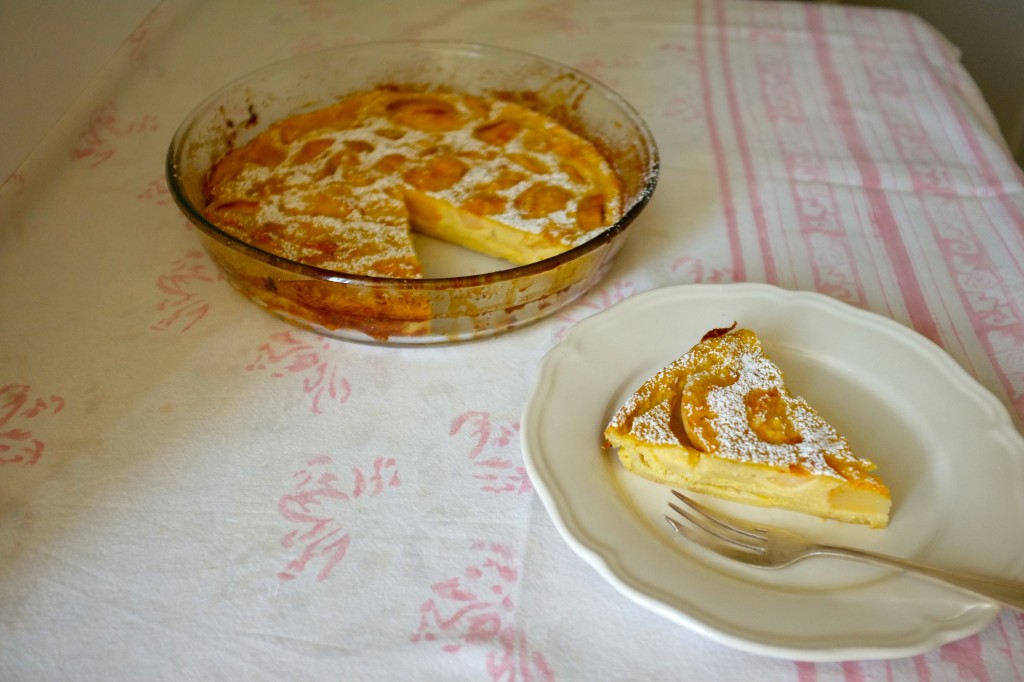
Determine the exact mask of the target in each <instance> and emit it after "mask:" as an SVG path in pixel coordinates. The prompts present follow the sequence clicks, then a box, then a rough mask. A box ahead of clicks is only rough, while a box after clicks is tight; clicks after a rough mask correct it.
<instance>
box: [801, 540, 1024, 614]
mask: <svg viewBox="0 0 1024 682" xmlns="http://www.w3.org/2000/svg"><path fill="white" fill-rule="evenodd" d="M810 551H811V553H812V554H816V555H828V556H838V557H845V558H847V559H854V560H856V561H860V562H863V563H866V564H873V565H875V566H884V567H888V568H895V569H898V570H900V571H903V572H905V573H911V574H914V575H917V576H920V577H922V578H926V579H928V580H931V581H932V582H936V583H939V584H942V585H946V586H948V587H953V588H956V589H958V590H960V591H962V592H966V593H968V594H971V595H974V596H977V597H982V598H984V599H986V600H988V601H994V602H997V603H999V604H1002V605H1003V606H1008V607H1010V608H1012V609H1017V610H1018V611H1024V582H1020V581H1016V580H1004V579H1002V578H989V577H986V576H981V575H976V574H972V573H961V572H959V571H948V570H945V569H941V568H935V567H934V566H928V565H927V564H921V563H918V562H916V561H909V560H907V559H900V558H898V557H894V556H889V555H886V554H877V553H875V552H867V551H865V550H861V549H854V548H852V547H836V546H834V545H814V546H813V547H812V548H811V550H810Z"/></svg>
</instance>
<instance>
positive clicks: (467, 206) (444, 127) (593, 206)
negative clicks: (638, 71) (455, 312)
mask: <svg viewBox="0 0 1024 682" xmlns="http://www.w3.org/2000/svg"><path fill="white" fill-rule="evenodd" d="M204 191H205V195H206V201H207V203H206V207H205V210H204V214H205V217H206V218H207V219H208V220H209V221H210V222H211V223H213V224H214V225H217V226H218V227H219V228H221V229H222V230H224V231H225V232H227V233H229V234H230V235H232V236H233V237H235V238H237V239H239V240H241V241H244V242H246V243H248V244H250V245H252V246H255V247H257V248H259V249H261V250H264V251H267V252H270V253H273V254H275V255H278V256H282V257H284V258H288V259H290V260H293V261H297V262H300V263H304V264H307V265H312V266H316V267H319V268H323V269H327V270H333V271H337V272H341V273H347V274H358V275H370V276H377V277H402V278H419V277H422V276H423V270H422V266H421V263H420V261H419V259H418V257H417V254H416V252H415V250H414V248H413V242H412V239H411V234H410V231H411V230H415V231H418V232H421V233H424V234H427V235H431V236H433V237H437V238H440V239H443V240H446V241H449V242H453V243H456V244H459V245H461V246H465V247H467V248H470V249H473V250H475V251H478V252H481V253H485V254H487V255H489V256H494V257H497V258H501V259H505V260H507V261H509V262H511V263H513V264H516V265H523V264H527V263H532V262H535V261H538V260H542V259H545V258H548V257H550V256H553V255H556V254H558V253H561V252H563V251H566V250H569V249H571V248H572V247H574V246H576V245H578V244H581V243H583V242H585V241H587V240H588V239H590V238H591V237H593V236H595V235H596V234H598V233H600V232H601V231H602V230H604V229H605V228H607V227H608V226H610V225H612V224H613V223H615V221H616V220H618V218H619V217H620V216H621V213H622V210H623V209H622V204H623V196H622V195H623V190H622V184H621V182H620V180H619V178H618V176H617V175H616V174H615V172H614V171H613V170H612V168H611V166H610V164H609V163H608V161H607V160H606V159H605V157H604V156H602V154H601V153H600V151H599V150H598V149H597V147H596V146H595V145H594V144H593V143H592V142H590V141H588V140H586V139H584V138H583V137H581V136H579V135H576V134H575V133H573V132H571V131H570V130H569V129H568V128H566V127H565V126H563V125H561V124H559V123H557V122H556V121H555V120H554V119H553V118H551V117H549V116H547V115H545V114H541V113H538V112H535V111H533V110H531V109H528V108H526V107H524V106H521V105H519V104H516V103H513V102H509V101H504V100H502V99H498V98H497V97H482V96H473V95H468V94H462V93H457V92H426V91H410V90H408V89H404V88H399V87H378V88H375V89H372V90H367V91H363V92H357V93H353V94H350V95H348V96H346V97H345V98H343V99H342V100H340V101H339V102H337V103H336V104H333V105H330V106H327V107H325V108H321V109H317V110H314V111H311V112H308V113H302V114H297V115H294V116H291V117H288V118H286V119H284V120H281V121H278V122H275V123H273V124H271V125H270V126H269V127H268V128H267V129H266V130H264V131H263V132H261V133H259V134H258V135H257V136H256V137H255V138H254V139H252V140H250V141H249V142H248V143H246V144H245V145H243V146H240V147H238V148H236V149H233V150H231V151H229V152H228V153H227V154H226V155H225V156H224V157H223V158H221V159H220V160H218V161H217V163H216V164H215V165H214V166H213V168H212V169H211V170H210V172H209V174H208V176H207V178H206V184H205V187H204Z"/></svg>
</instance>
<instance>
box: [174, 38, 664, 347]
mask: <svg viewBox="0 0 1024 682" xmlns="http://www.w3.org/2000/svg"><path fill="white" fill-rule="evenodd" d="M395 84H398V85H401V86H407V87H417V88H421V89H424V90H438V91H444V90H455V91H459V92H462V93H466V94H471V95H482V96H490V97H497V98H500V99H507V100H511V101H513V102H516V103H517V104H521V105H524V106H527V107H529V108H530V109H533V110H535V111H539V112H541V113H543V114H546V115H548V116H550V117H551V118H553V119H555V120H556V121H558V122H559V123H561V124H562V125H564V126H566V127H567V128H569V129H570V130H572V131H573V132H575V133H577V134H579V135H581V136H583V137H585V138H586V139H588V140H590V141H591V142H593V143H594V144H595V145H596V146H597V147H598V148H599V149H600V150H601V152H602V153H603V154H604V156H605V157H606V158H607V159H608V161H609V162H610V163H611V165H612V166H613V168H614V170H615V172H616V173H617V174H618V176H619V178H620V180H621V181H622V184H623V190H624V192H623V210H622V213H621V217H620V218H619V219H618V220H617V221H616V222H615V223H614V224H613V225H611V226H609V227H608V228H606V229H604V230H603V231H601V232H599V233H598V234H597V235H596V236H594V237H592V238H591V239H589V240H588V241H586V242H583V243H581V244H578V245H577V246H575V247H573V248H571V249H570V250H568V251H565V252H563V253H560V254H558V255H555V256H552V257H549V258H546V259H544V260H541V261H538V262H535V263H531V264H529V265H521V266H512V265H511V264H509V263H505V262H504V261H499V260H497V259H491V258H489V257H486V256H480V255H479V254H474V253H472V252H469V251H467V250H466V249H463V248H461V247H457V246H454V245H448V244H446V243H443V242H439V241H437V240H432V239H431V238H427V237H418V236H415V235H414V244H415V245H416V247H417V251H418V252H420V254H421V258H422V260H423V267H424V277H423V278H421V279H412V278H390V277H374V276H367V275H358V274H346V273H342V272H336V271H332V270H326V269H323V268H318V267H314V266H312V265H309V264H306V263H302V262H298V261H295V260H290V259H288V258H284V257H282V256H279V255H275V254H274V253H270V252H268V251H265V250H262V249H260V248H258V247H256V246H253V245H252V244H249V243H246V242H244V241H241V240H239V239H237V238H235V237H234V236H232V235H230V234H228V233H227V232H226V231H224V230H222V229H221V228H219V227H218V226H217V225H215V224H213V223H211V222H210V221H209V220H207V219H206V217H204V213H203V209H204V206H205V201H206V200H205V196H204V182H205V179H206V176H207V175H208V173H209V171H210V169H211V167H212V166H213V165H214V163H215V162H216V161H217V160H218V159H219V158H221V157H222V156H223V155H224V154H225V153H227V152H228V151H229V150H231V149H234V148H237V147H239V146H242V145H244V144H246V143H247V142H248V141H249V140H251V139H252V138H253V137H255V136H256V135H257V134H259V133H260V132H261V131H263V130H265V129H266V128H267V127H268V126H269V125H270V124H271V123H273V122H275V121H278V120H281V119H284V118H287V117H289V116H293V115H295V114H300V113H305V112H309V111H312V110H315V109H319V108H322V107H325V106H328V105H330V104H333V103H335V102H337V101H338V100H340V99H342V98H343V97H345V96H346V95H348V94H350V93H353V92H357V91H360V90H368V89H372V88H375V87H379V86H383V85H387V86H392V85H395ZM166 173H167V182H168V186H169V189H170V191H171V194H172V196H173V197H174V199H175V201H176V203H177V204H178V207H179V208H180V209H181V210H182V212H183V213H184V214H185V216H186V217H187V218H188V219H189V220H190V221H191V222H192V223H193V224H194V225H195V226H196V227H197V228H198V231H199V234H200V236H201V239H202V242H203V245H204V247H205V248H206V250H207V252H208V253H209V254H210V256H211V258H212V259H213V260H214V262H215V263H216V264H217V265H218V267H219V268H220V270H221V271H222V272H223V274H224V276H225V278H226V279H227V281H228V282H230V283H231V284H232V286H234V287H235V288H236V289H238V290H239V291H240V292H241V293H242V294H244V295H245V296H246V297H248V298H249V299H250V300H251V301H252V302H254V303H256V304H257V305H259V306H261V307H263V308H264V309H266V310H267V311H268V312H270V313H272V314H274V315H276V316H278V317H280V318H282V319H284V320H286V321H288V322H290V323H292V324H295V325H297V326H300V327H303V328H306V329H310V330H313V331H315V332H318V333H321V334H325V335H328V336H332V337H335V338H340V339H345V340H351V341H362V342H370V343H381V344H393V345H426V344H438V343H450V342H456V341H465V340H470V339H477V338H483V337H487V336H492V335H494V334H497V333H501V332H504V331H508V330H510V329H514V328H516V327H519V326H522V325H525V324H528V323H530V322H534V321H536V320H539V319H541V318H543V317H546V316H548V315H551V314H552V313H554V312H556V311H557V310H559V309H561V308H563V307H564V306H566V305H567V304H569V303H571V302H572V301H574V300H575V299H577V298H578V297H579V296H581V295H582V294H583V293H585V292H586V291H587V290H588V289H590V288H591V287H592V286H593V285H594V284H596V283H597V282H598V281H599V280H600V279H601V277H603V276H604V274H605V273H606V272H607V270H608V268H609V267H610V265H611V263H612V262H613V259H614V257H615V255H616V254H617V253H618V251H619V250H620V249H621V247H622V245H623V243H624V240H625V238H626V236H627V233H628V230H627V228H628V227H629V225H630V224H631V223H632V222H633V221H634V220H635V219H636V217H637V216H638V215H639V214H640V212H641V211H642V210H643V208H644V207H645V205H646V204H647V202H648V200H649V199H650V197H651V195H652V193H653V191H654V188H655V185H656V184H657V179H658V151H657V147H656V146H655V143H654V139H653V137H652V135H651V133H650V131H649V130H648V128H647V126H646V124H645V123H644V122H643V120H642V119H641V118H640V116H639V115H638V114H637V113H636V111H634V109H633V108H632V107H631V106H630V105H629V104H628V103H627V102H626V101H625V100H623V99H622V97H620V96H619V95H617V94H616V93H615V92H613V91H611V90H609V89H608V88H607V87H605V86H604V85H602V84H600V83H599V82H597V81H595V80H594V79H592V78H590V77H588V76H586V75H585V74H583V73H581V72H579V71H576V70H574V69H572V68H570V67H568V66H565V65H562V64H559V63H557V62H553V61H550V60H547V59H544V58H541V57H537V56H534V55H530V54H527V53H523V52H517V51H513V50H507V49H503V48H496V47H490V46H484V45H476V44H470V43H451V42H433V41H396V42H379V43H366V44H360V45H351V46H346V47H341V48H336V49H330V50H324V51H320V52H314V53H309V54H305V55H301V56H298V57H293V58H291V59H287V60H285V61H282V62H279V63H277V64H273V65H271V66H268V67H265V68H262V69H260V70H257V71H255V72H253V73H251V74H249V75H247V76H244V77H242V78H240V79H238V80H236V81H234V82H232V83H230V84H229V85H227V86H225V87H224V88H222V89H220V90H219V91H217V92H215V93H213V94H212V95H210V96H209V97H208V98H207V99H206V100H204V101H203V102H202V103H200V104H199V105H198V106H197V107H196V108H195V109H194V110H193V111H192V112H191V113H190V114H189V115H188V116H187V117H186V118H185V120H184V121H183V122H182V124H181V125H180V127H179V128H178V130H177V132H176V133H175V135H174V137H173V139H172V141H171V145H170V148H169V150H168V155H167V167H166Z"/></svg>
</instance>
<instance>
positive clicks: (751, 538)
mask: <svg viewBox="0 0 1024 682" xmlns="http://www.w3.org/2000/svg"><path fill="white" fill-rule="evenodd" d="M672 494H673V495H674V496H675V497H676V498H677V499H679V501H680V502H682V503H683V504H685V505H686V507H687V508H686V509H684V508H683V507H680V506H679V505H677V504H675V503H673V502H669V503H668V506H669V507H671V508H672V510H673V511H674V512H676V513H677V514H679V515H680V516H682V517H683V518H684V519H686V520H687V521H689V523H682V522H680V521H679V520H677V519H675V518H673V517H671V516H669V515H668V514H666V515H665V520H666V521H668V523H669V525H670V526H672V529H673V530H675V531H676V532H677V533H679V534H680V535H682V536H684V537H686V538H687V539H689V540H691V541H693V542H696V543H698V544H700V545H704V546H705V547H708V548H709V549H712V550H714V551H718V552H721V551H722V548H721V547H716V546H712V545H711V543H715V542H716V539H717V541H718V542H722V543H725V544H726V545H728V546H729V547H730V548H733V549H741V550H744V551H748V552H754V553H762V552H765V551H766V550H767V547H766V542H767V536H766V534H765V532H764V531H763V530H762V529H760V528H757V527H756V526H751V525H750V524H747V523H744V522H742V521H738V520H736V519H730V518H728V517H725V516H723V515H722V514H720V513H719V512H714V511H711V510H710V509H708V508H707V507H705V506H704V505H702V504H700V503H699V502H696V501H694V500H691V499H690V498H689V497H687V496H686V495H683V494H682V493H681V492H679V491H678V490H673V491H672ZM713 538H714V539H713Z"/></svg>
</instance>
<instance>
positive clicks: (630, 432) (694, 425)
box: [604, 329, 891, 528]
mask: <svg viewBox="0 0 1024 682" xmlns="http://www.w3.org/2000/svg"><path fill="white" fill-rule="evenodd" d="M604 438H605V443H606V446H607V447H616V448H618V457H619V460H620V461H621V462H622V464H623V466H625V468H626V469H627V470H629V471H631V472H633V473H635V474H638V475H640V476H643V477H645V478H648V479H650V480H652V481H656V482H658V483H663V484H666V485H670V486H678V487H682V488H686V489H688V490H692V491H695V492H699V493H706V494H709V495H714V496H716V497H720V498H723V499H727V500H733V501H736V502H743V503H747V504H754V505H759V506H764V507H776V508H781V509H789V510H792V511H797V512H803V513H807V514H813V515H816V516H820V517H823V518H828V519H835V520H838V521H844V522H848V523H861V524H867V525H869V526H872V527H874V528H883V527H885V526H886V525H888V523H889V510H890V506H891V495H890V493H889V489H888V488H887V487H886V485H885V484H884V483H883V482H882V481H881V480H880V479H879V478H878V477H877V476H875V475H873V474H872V473H871V472H872V471H873V470H874V469H875V468H876V467H875V465H874V464H873V463H871V462H870V461H868V460H866V459H861V458H859V457H856V456H854V454H853V453H852V452H851V451H850V446H849V444H848V443H847V441H846V439H845V438H843V437H842V436H840V435H839V434H838V433H837V432H836V430H835V429H834V428H833V427H832V426H831V425H830V424H829V423H828V422H826V421H825V420H824V419H823V418H822V417H821V416H820V415H819V414H818V413H817V412H815V411H814V409H813V408H812V407H811V406H810V405H808V404H807V402H806V401H805V400H803V399H802V398H799V397H796V396H793V395H792V394H791V393H790V392H789V390H788V389H787V388H786V386H785V381H784V378H783V375H782V371H781V370H780V369H779V367H778V366H777V365H776V364H775V363H774V362H772V361H771V360H770V359H769V358H768V357H767V356H766V355H765V353H764V350H763V349H762V347H761V343H760V341H759V340H758V338H757V335H756V334H755V333H754V332H752V331H750V330H747V329H736V330H733V329H716V330H712V331H710V332H708V334H707V335H705V337H704V339H702V340H701V342H700V343H698V344H697V345H696V346H694V347H693V348H692V349H691V350H690V351H689V352H688V353H686V354H685V355H683V356H682V357H681V358H679V359H678V360H676V361H674V362H672V363H671V364H669V365H668V366H666V367H665V368H663V369H662V370H661V371H659V372H658V373H657V374H655V375H654V376H653V377H651V378H650V379H648V380H647V381H646V382H645V383H644V384H643V385H642V386H641V387H640V388H639V389H638V390H637V391H636V392H635V393H634V394H633V395H632V396H631V397H630V398H629V399H628V400H627V401H626V402H625V404H623V405H622V407H620V408H619V410H618V411H617V412H616V413H615V415H614V416H613V417H612V419H611V421H610V422H609V423H608V425H607V427H606V428H605V431H604Z"/></svg>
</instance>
